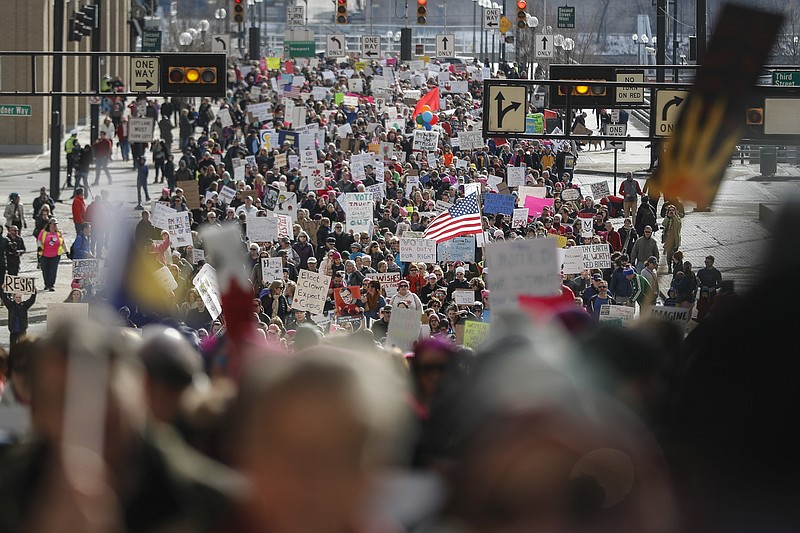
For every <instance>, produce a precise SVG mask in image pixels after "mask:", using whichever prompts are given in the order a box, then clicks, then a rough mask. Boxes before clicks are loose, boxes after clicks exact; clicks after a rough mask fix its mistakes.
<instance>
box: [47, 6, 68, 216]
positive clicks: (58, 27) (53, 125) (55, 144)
mask: <svg viewBox="0 0 800 533" xmlns="http://www.w3.org/2000/svg"><path fill="white" fill-rule="evenodd" d="M53 9H54V11H53V51H54V52H63V51H64V23H65V20H64V14H65V12H66V6H65V4H64V0H55V1H54V3H53ZM63 77H64V58H63V57H62V56H60V55H54V56H53V93H54V94H53V96H51V97H50V196H51V197H52V198H53V200H55V201H58V200H59V198H60V197H61V138H62V135H61V95H60V94H58V93H60V92H61V91H62V90H63V81H64V80H63Z"/></svg>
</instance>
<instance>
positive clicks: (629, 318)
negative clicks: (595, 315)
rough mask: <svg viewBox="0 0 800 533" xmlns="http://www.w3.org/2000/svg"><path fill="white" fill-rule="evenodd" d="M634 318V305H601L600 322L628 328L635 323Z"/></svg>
mask: <svg viewBox="0 0 800 533" xmlns="http://www.w3.org/2000/svg"><path fill="white" fill-rule="evenodd" d="M634 318H636V309H635V308H633V307H628V306H627V305H610V304H604V305H602V306H600V322H605V323H611V324H616V325H618V326H622V327H624V328H627V327H630V326H632V325H633V319H634Z"/></svg>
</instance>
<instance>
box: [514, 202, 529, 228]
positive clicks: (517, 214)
mask: <svg viewBox="0 0 800 533" xmlns="http://www.w3.org/2000/svg"><path fill="white" fill-rule="evenodd" d="M527 225H528V208H527V207H520V208H519V209H514V216H513V218H512V219H511V227H512V228H524V227H525V226H527Z"/></svg>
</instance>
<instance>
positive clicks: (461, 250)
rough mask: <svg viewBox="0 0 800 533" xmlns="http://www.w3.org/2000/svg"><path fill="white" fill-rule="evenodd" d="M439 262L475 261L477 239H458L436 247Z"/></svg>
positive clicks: (469, 237)
mask: <svg viewBox="0 0 800 533" xmlns="http://www.w3.org/2000/svg"><path fill="white" fill-rule="evenodd" d="M436 260H437V261H465V262H469V263H472V262H474V261H475V237H473V236H472V235H469V236H467V237H456V238H454V239H450V240H449V241H444V242H440V243H439V244H437V245H436Z"/></svg>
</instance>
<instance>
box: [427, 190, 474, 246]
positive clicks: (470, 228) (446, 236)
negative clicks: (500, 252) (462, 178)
mask: <svg viewBox="0 0 800 533" xmlns="http://www.w3.org/2000/svg"><path fill="white" fill-rule="evenodd" d="M482 231H483V225H482V224H481V212H480V209H479V208H478V195H477V194H475V193H474V192H473V193H472V194H470V195H468V196H466V197H464V199H463V200H461V201H460V202H458V203H457V204H456V205H454V206H453V207H451V208H450V209H448V210H447V211H445V212H443V213H441V214H440V215H438V216H437V217H436V218H434V219H433V220H431V223H430V224H429V225H428V228H427V229H426V230H425V233H423V235H422V236H423V237H425V238H426V239H433V240H435V241H436V243H437V244H438V243H440V242H444V241H449V240H450V239H454V238H456V237H463V236H464V235H473V234H476V233H481V232H482Z"/></svg>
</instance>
